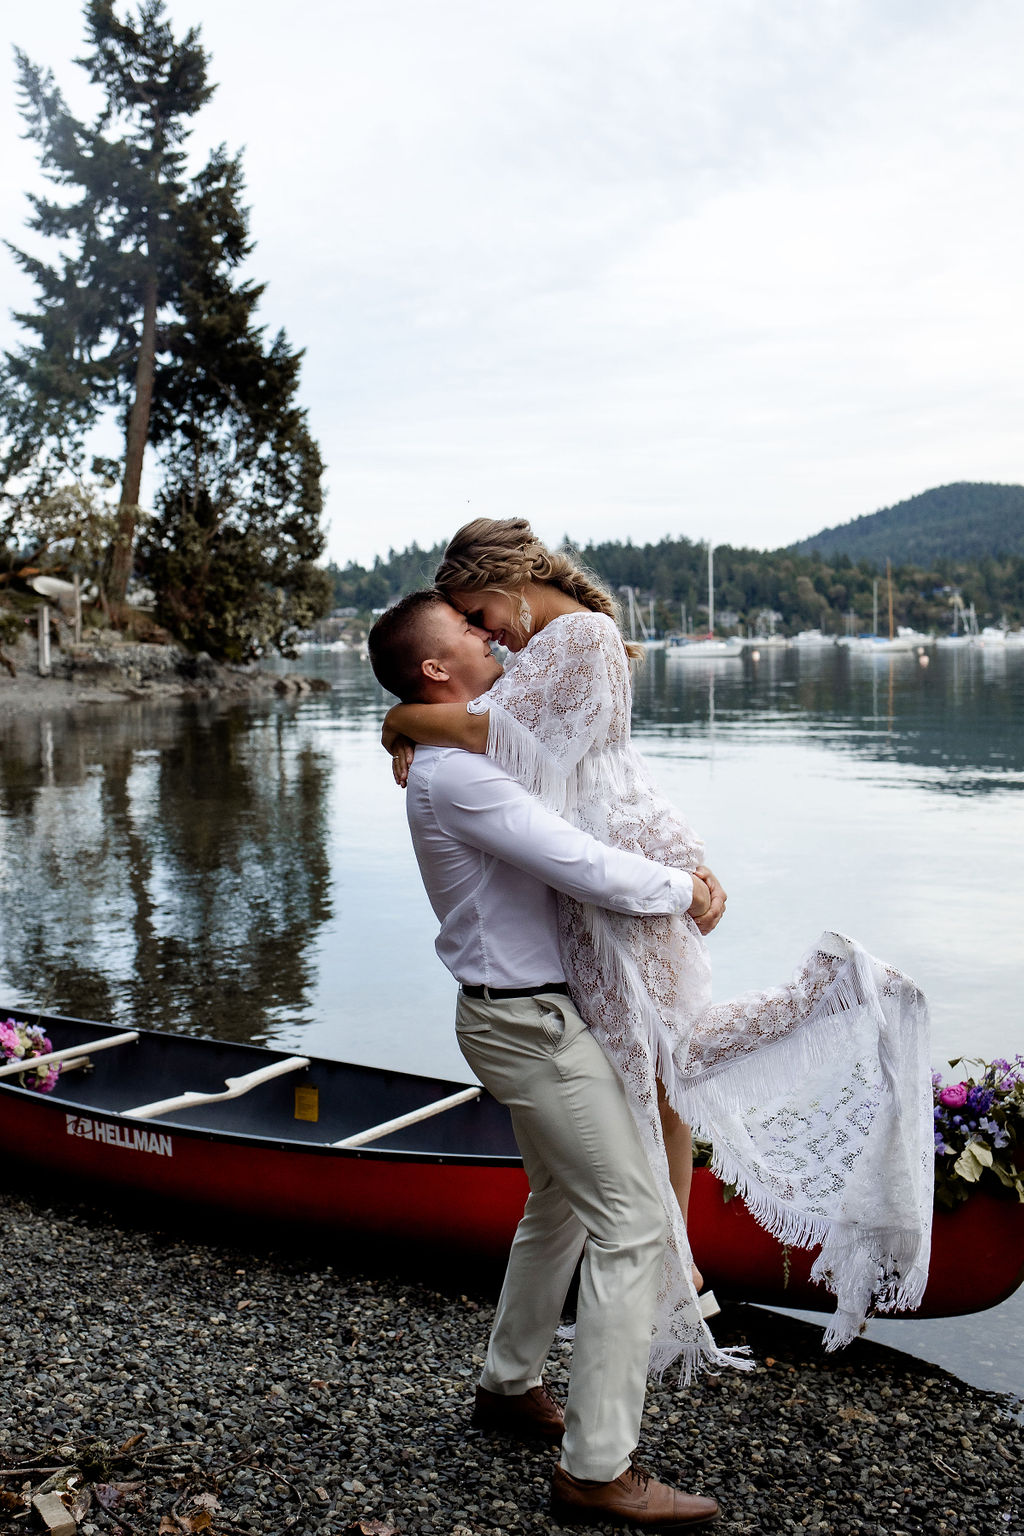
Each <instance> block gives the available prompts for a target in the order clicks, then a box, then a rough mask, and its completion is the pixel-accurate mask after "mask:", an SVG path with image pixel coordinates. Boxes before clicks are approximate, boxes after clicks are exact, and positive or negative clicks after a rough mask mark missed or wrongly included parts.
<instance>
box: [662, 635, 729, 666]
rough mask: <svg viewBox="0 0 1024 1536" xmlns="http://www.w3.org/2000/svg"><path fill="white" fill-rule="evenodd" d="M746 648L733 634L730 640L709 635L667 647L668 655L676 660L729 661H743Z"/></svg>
mask: <svg viewBox="0 0 1024 1536" xmlns="http://www.w3.org/2000/svg"><path fill="white" fill-rule="evenodd" d="M745 649H746V647H745V646H744V643H743V641H742V640H741V639H740V638H739V637H738V636H737V635H733V636H732V637H731V638H730V639H728V640H719V639H716V637H715V636H714V635H707V636H705V637H704V638H703V639H696V640H683V641H681V642H678V643H676V644H673V645H667V646H666V647H665V655H666V657H669V656H671V657H672V658H673V660H675V661H728V660H732V659H735V660H736V661H742V659H743V652H744V650H745Z"/></svg>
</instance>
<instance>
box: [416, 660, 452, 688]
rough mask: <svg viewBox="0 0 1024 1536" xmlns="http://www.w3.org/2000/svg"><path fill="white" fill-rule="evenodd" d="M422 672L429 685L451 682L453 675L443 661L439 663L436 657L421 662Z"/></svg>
mask: <svg viewBox="0 0 1024 1536" xmlns="http://www.w3.org/2000/svg"><path fill="white" fill-rule="evenodd" d="M420 671H421V672H422V673H423V676H424V677H425V678H426V679H427V682H428V683H448V682H451V673H450V672H449V671H448V668H447V667H446V666H445V664H444V662H443V661H438V659H437V657H436V656H428V657H427V659H426V661H421V662H420Z"/></svg>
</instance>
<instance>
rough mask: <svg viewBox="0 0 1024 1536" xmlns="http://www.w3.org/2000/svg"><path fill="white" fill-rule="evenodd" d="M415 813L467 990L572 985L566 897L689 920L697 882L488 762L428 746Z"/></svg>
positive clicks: (431, 891) (436, 902) (422, 855)
mask: <svg viewBox="0 0 1024 1536" xmlns="http://www.w3.org/2000/svg"><path fill="white" fill-rule="evenodd" d="M406 808H407V811H408V816H409V826H410V828H411V831H412V841H413V847H414V849H415V851H416V858H417V860H418V862H419V866H420V873H421V874H422V876H423V883H424V885H425V886H426V888H427V895H428V896H429V898H430V904H431V906H432V907H433V909H434V912H435V913H436V915H437V917H438V918H439V920H440V923H441V932H440V934H439V935H438V938H437V943H436V945H435V948H436V949H437V953H438V954H439V955H440V957H441V959H442V960H443V961H444V963H445V965H446V966H447V967H448V969H449V970H450V971H451V973H452V975H453V976H455V977H456V978H457V979H458V980H459V981H464V982H469V983H471V984H473V985H481V984H482V985H483V986H488V987H537V986H542V985H543V984H544V983H545V982H550V981H563V980H564V979H565V972H564V971H563V969H562V962H561V960H560V958H559V954H558V921H557V912H556V906H555V892H556V891H564V892H565V893H566V895H569V896H574V897H575V898H576V899H577V900H578V901H585V902H590V903H591V904H593V905H594V906H600V907H609V908H611V910H612V911H613V912H627V913H635V914H637V915H642V914H645V913H660V912H685V911H686V910H687V909H688V907H689V906H690V904H691V902H692V901H693V881H692V879H691V878H690V876H689V875H688V874H686V873H685V871H683V870H679V869H670V868H668V867H666V866H665V865H662V864H654V863H652V862H651V861H650V860H649V859H645V858H643V857H642V856H641V855H640V854H636V853H627V852H626V851H625V850H624V849H619V848H606V847H605V846H604V844H603V843H599V842H597V841H596V839H595V838H593V837H591V836H590V835H589V833H586V832H581V831H579V830H578V829H577V828H576V827H572V826H570V825H569V823H568V822H567V821H563V820H562V818H561V816H556V815H555V814H554V813H553V812H552V811H549V810H547V809H546V808H545V807H544V806H542V805H541V804H540V802H539V801H538V800H535V799H534V797H533V796H532V795H530V794H529V793H528V792H527V791H526V790H525V789H523V787H522V785H521V784H518V783H517V782H516V781H515V780H514V779H512V778H510V777H509V775H508V774H507V773H506V772H505V770H504V769H503V768H499V767H498V765H497V763H495V762H493V761H492V759H491V758H489V757H484V756H483V755H482V754H479V753H474V752H462V751H457V750H456V749H455V748H453V747H417V748H416V756H415V758H414V759H413V764H412V768H411V770H410V773H409V787H408V790H407V792H406Z"/></svg>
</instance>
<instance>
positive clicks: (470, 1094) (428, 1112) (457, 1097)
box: [330, 1088, 482, 1147]
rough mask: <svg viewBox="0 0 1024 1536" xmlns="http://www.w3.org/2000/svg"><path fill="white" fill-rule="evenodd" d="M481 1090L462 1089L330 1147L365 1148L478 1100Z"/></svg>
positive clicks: (332, 1143)
mask: <svg viewBox="0 0 1024 1536" xmlns="http://www.w3.org/2000/svg"><path fill="white" fill-rule="evenodd" d="M481 1092H482V1089H480V1088H463V1089H462V1091H461V1093H452V1094H449V1096H448V1098H446V1099H435V1100H434V1102H433V1104H424V1105H423V1108H422V1109H411V1110H410V1111H409V1113H408V1114H407V1115H398V1116H396V1118H395V1119H394V1120H382V1121H381V1122H380V1124H379V1125H371V1126H370V1128H369V1130H366V1131H357V1132H356V1133H355V1135H354V1136H345V1137H343V1138H342V1140H341V1141H332V1142H331V1143H330V1145H331V1146H332V1147H365V1145H366V1143H367V1142H368V1141H380V1139H381V1137H383V1136H390V1135H391V1134H392V1133H393V1132H394V1131H404V1130H405V1128H406V1126H407V1125H418V1124H419V1122H420V1121H421V1120H430V1119H432V1118H433V1116H434V1115H443V1114H444V1112H445V1110H446V1109H454V1108H455V1106H456V1105H457V1104H468V1103H469V1102H470V1100H471V1099H478V1098H479V1097H480V1094H481Z"/></svg>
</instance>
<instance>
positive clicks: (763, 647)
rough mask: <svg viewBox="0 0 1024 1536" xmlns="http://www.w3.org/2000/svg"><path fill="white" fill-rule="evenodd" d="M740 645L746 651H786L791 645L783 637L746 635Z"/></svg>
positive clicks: (788, 640)
mask: <svg viewBox="0 0 1024 1536" xmlns="http://www.w3.org/2000/svg"><path fill="white" fill-rule="evenodd" d="M741 643H742V645H743V647H744V649H745V650H748V651H751V650H757V651H788V650H789V648H790V646H791V645H792V644H793V642H792V640H790V639H788V638H787V637H786V636H785V635H748V636H747V638H746V639H745V640H744V641H742V642H741Z"/></svg>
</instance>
